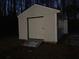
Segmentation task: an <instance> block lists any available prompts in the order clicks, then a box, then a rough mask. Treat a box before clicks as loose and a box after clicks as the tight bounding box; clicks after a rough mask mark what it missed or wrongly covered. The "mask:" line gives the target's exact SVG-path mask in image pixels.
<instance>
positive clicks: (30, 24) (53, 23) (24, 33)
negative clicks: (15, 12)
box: [18, 4, 60, 42]
mask: <svg viewBox="0 0 79 59" xmlns="http://www.w3.org/2000/svg"><path fill="white" fill-rule="evenodd" d="M59 12H60V11H59V10H57V9H53V8H49V7H45V6H42V5H38V4H34V5H32V6H31V7H30V8H28V9H27V10H25V11H24V12H23V13H21V14H20V15H19V16H18V19H19V21H18V22H19V39H25V40H28V37H29V38H35V39H44V41H46V42H57V13H59Z"/></svg>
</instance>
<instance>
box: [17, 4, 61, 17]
mask: <svg viewBox="0 0 79 59" xmlns="http://www.w3.org/2000/svg"><path fill="white" fill-rule="evenodd" d="M59 12H60V10H57V9H54V8H49V7H46V6H42V5H38V4H34V5H32V6H31V7H30V8H28V9H27V10H25V11H24V12H22V13H21V14H20V15H19V16H21V15H25V14H26V13H27V14H30V15H31V14H33V15H34V14H35V13H38V14H39V13H40V14H45V15H46V14H52V13H59ZM19 16H18V17H19Z"/></svg>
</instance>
